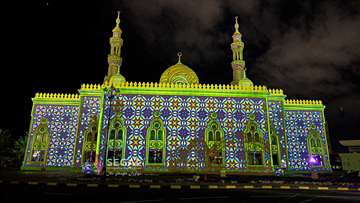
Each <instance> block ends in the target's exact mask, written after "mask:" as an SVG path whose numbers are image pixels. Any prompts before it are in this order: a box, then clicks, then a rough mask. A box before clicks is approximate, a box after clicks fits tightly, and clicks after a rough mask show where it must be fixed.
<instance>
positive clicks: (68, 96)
mask: <svg viewBox="0 0 360 203" xmlns="http://www.w3.org/2000/svg"><path fill="white" fill-rule="evenodd" d="M79 98H80V95H78V94H64V93H36V94H35V97H34V99H46V100H58V101H61V100H64V101H71V100H74V101H77V100H79Z"/></svg>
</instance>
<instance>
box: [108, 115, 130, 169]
mask: <svg viewBox="0 0 360 203" xmlns="http://www.w3.org/2000/svg"><path fill="white" fill-rule="evenodd" d="M108 132H110V136H109V137H108V140H107V147H106V167H108V168H109V169H111V167H113V168H116V167H120V166H121V163H122V160H125V149H126V127H125V125H124V121H123V119H122V118H121V114H116V115H115V116H114V118H112V119H111V120H110V123H109V129H108Z"/></svg>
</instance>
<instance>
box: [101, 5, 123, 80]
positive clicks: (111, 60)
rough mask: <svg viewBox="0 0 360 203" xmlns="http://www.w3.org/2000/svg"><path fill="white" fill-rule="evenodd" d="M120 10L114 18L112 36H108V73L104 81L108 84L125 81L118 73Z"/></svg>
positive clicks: (119, 62) (121, 41) (120, 61)
mask: <svg viewBox="0 0 360 203" xmlns="http://www.w3.org/2000/svg"><path fill="white" fill-rule="evenodd" d="M119 25H120V11H118V15H117V18H116V26H115V28H114V29H113V30H112V32H113V36H112V37H111V38H110V40H109V41H110V54H109V55H108V64H109V68H108V74H107V75H106V76H105V79H104V81H107V82H109V83H110V84H113V82H115V83H117V84H118V83H121V82H125V81H126V80H125V78H124V76H122V75H121V74H120V67H121V64H122V58H121V47H122V45H123V40H122V39H121V33H122V31H121V29H120V26H119Z"/></svg>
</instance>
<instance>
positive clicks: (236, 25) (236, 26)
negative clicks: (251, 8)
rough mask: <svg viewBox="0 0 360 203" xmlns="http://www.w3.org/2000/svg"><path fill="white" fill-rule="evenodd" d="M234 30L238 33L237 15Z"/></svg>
mask: <svg viewBox="0 0 360 203" xmlns="http://www.w3.org/2000/svg"><path fill="white" fill-rule="evenodd" d="M234 27H235V32H236V33H238V32H239V24H238V17H237V16H235V26H234Z"/></svg>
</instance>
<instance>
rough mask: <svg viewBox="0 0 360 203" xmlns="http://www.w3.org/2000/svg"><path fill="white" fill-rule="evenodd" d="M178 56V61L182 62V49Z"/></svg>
mask: <svg viewBox="0 0 360 203" xmlns="http://www.w3.org/2000/svg"><path fill="white" fill-rule="evenodd" d="M177 56H178V58H179V59H178V63H179V64H180V63H181V56H182V53H181V51H180V52H178V53H177Z"/></svg>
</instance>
